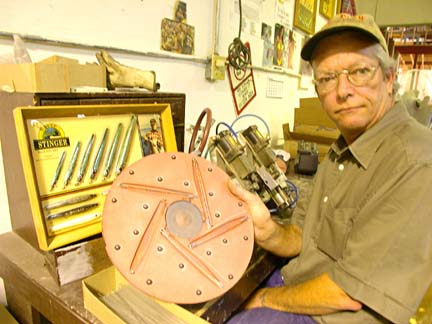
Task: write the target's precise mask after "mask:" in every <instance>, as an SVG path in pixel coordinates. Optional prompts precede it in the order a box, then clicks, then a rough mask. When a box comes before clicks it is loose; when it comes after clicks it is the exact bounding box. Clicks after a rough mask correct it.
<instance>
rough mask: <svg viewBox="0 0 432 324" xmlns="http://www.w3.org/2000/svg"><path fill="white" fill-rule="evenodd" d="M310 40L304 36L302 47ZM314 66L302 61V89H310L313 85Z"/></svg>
mask: <svg viewBox="0 0 432 324" xmlns="http://www.w3.org/2000/svg"><path fill="white" fill-rule="evenodd" d="M309 38H310V36H304V37H303V40H302V43H301V47H303V45H304V44H305V43H306V41H307V40H308V39H309ZM312 75H313V71H312V66H311V65H310V63H309V62H307V61H305V60H303V59H300V83H299V88H300V89H308V88H309V87H310V86H311V85H312Z"/></svg>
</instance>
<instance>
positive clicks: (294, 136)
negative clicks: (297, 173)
mask: <svg viewBox="0 0 432 324" xmlns="http://www.w3.org/2000/svg"><path fill="white" fill-rule="evenodd" d="M283 133H284V139H285V143H284V149H285V150H286V151H288V152H289V153H290V155H291V157H292V158H295V157H296V155H297V148H298V143H299V142H300V141H302V140H303V141H306V142H312V143H316V144H317V148H318V159H319V161H322V159H323V158H324V156H325V155H326V154H327V152H328V150H329V148H330V145H331V143H333V142H334V141H335V140H336V139H337V138H338V137H339V134H340V133H339V130H338V129H337V128H336V125H335V124H334V122H333V121H332V120H331V119H330V118H329V117H328V116H327V114H326V113H325V112H324V110H323V109H322V107H321V103H320V101H319V100H318V98H303V99H300V107H299V108H296V109H295V111H294V127H293V130H292V131H291V130H290V126H289V124H284V125H283Z"/></svg>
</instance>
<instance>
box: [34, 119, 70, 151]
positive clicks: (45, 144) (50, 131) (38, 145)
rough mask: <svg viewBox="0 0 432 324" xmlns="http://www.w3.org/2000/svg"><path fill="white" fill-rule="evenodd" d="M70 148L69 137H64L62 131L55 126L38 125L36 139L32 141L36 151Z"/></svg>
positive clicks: (48, 124) (51, 124)
mask: <svg viewBox="0 0 432 324" xmlns="http://www.w3.org/2000/svg"><path fill="white" fill-rule="evenodd" d="M65 146H70V141H69V137H65V133H64V131H63V129H62V128H61V127H60V126H59V125H56V124H53V123H47V124H43V125H39V131H38V138H37V139H35V140H33V147H34V149H35V150H36V151H38V150H46V149H52V148H58V147H65Z"/></svg>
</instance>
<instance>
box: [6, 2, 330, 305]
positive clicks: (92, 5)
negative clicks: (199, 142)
mask: <svg viewBox="0 0 432 324" xmlns="http://www.w3.org/2000/svg"><path fill="white" fill-rule="evenodd" d="M223 1H230V0H223ZM232 1H233V0H232ZM265 1H276V0H265ZM81 2H82V6H79V4H80V3H81ZM111 2H112V3H114V4H115V3H119V2H118V1H73V2H71V1H69V0H58V1H51V0H41V1H33V0H27V1H26V0H15V1H2V4H0V31H9V32H10V31H17V32H18V31H19V32H20V34H22V35H44V37H45V38H48V39H52V38H55V37H56V36H58V35H61V34H62V33H61V32H62V31H63V32H64V34H65V37H64V39H63V40H69V41H71V42H74V43H84V44H92V43H93V44H96V43H98V42H105V44H106V46H107V47H108V48H109V47H113V46H114V45H115V44H117V45H121V46H123V47H125V48H128V47H129V48H130V49H133V50H137V51H142V52H143V53H142V54H140V53H135V54H130V53H121V52H112V53H111V54H112V56H113V57H114V58H115V59H116V60H118V61H119V62H121V63H122V64H124V65H129V66H133V67H136V68H140V69H144V70H154V71H155V72H156V76H157V82H159V83H160V84H161V89H160V91H162V92H178V93H185V94H186V116H185V120H186V124H194V123H195V122H196V119H197V118H198V115H199V114H200V113H201V111H202V110H203V109H204V108H205V107H210V108H211V109H212V112H213V118H215V119H216V123H215V125H216V124H217V123H218V122H221V121H224V122H227V123H229V124H230V123H231V122H232V121H233V120H234V119H235V117H236V116H235V108H234V104H233V99H232V96H231V91H230V87H229V83H228V78H226V80H225V81H217V82H209V81H207V80H206V79H205V77H204V76H205V64H204V63H200V62H201V61H202V60H201V58H205V57H208V56H210V54H211V47H212V37H213V35H212V31H213V28H212V21H213V9H214V6H213V4H214V3H213V1H210V0H189V1H186V2H187V4H188V23H189V24H191V25H195V28H196V30H195V33H196V42H197V43H196V51H195V55H196V57H198V58H199V60H198V62H194V61H185V60H176V59H167V58H155V57H150V56H148V55H145V53H146V52H158V50H157V46H159V45H157V46H155V44H153V43H154V42H155V37H154V35H150V33H148V32H146V33H144V37H141V36H142V35H141V36H140V34H139V33H136V32H135V31H134V30H133V29H134V28H145V26H144V27H143V26H138V25H137V21H140V19H141V20H142V19H143V18H142V17H140V15H142V14H143V10H142V6H143V5H145V6H146V8H147V11H146V14H147V15H150V16H153V14H154V13H155V12H156V11H159V12H158V13H157V14H159V16H164V17H168V18H171V14H172V9H173V3H174V2H175V1H174V0H160V1H158V0H146V1H143V0H141V1H138V0H136V1H132V0H128V1H125V2H122V5H121V6H120V5H119V6H118V7H116V10H117V11H118V12H120V13H121V14H120V15H113V16H112V17H106V16H103V17H101V12H104V11H103V10H102V9H103V8H104V7H103V6H104V5H105V6H106V7H108V8H109V9H110V10H114V9H112V8H111V7H109V5H108V4H110V3H111ZM70 3H72V4H73V7H70V6H69V5H68V4H70ZM138 5H139V6H138ZM62 6H63V7H62ZM148 8H153V9H154V10H153V11H152V10H148ZM60 9H63V10H60ZM138 9H139V10H138ZM86 12H87V13H88V12H93V14H92V15H89V14H84V13H86ZM105 13H108V14H110V11H109V10H108V9H105ZM38 15H39V16H38ZM53 15H54V16H53ZM127 17H131V18H130V21H131V25H130V29H128V28H127V27H128V26H127V19H126V18H127ZM24 18H26V19H24ZM44 19H46V21H45V20H44ZM53 20H54V22H53ZM89 20H91V21H90V22H89ZM62 21H63V22H64V24H61V22H62ZM71 21H73V22H74V25H75V26H77V29H76V30H75V29H71V26H70V25H69V24H70V22H71ZM26 22H27V23H26ZM324 22H325V20H324V19H323V18H322V17H320V16H319V15H318V17H317V24H316V25H317V28H319V27H320V26H321V25H322V24H323V23H324ZM54 23H56V25H55V27H56V28H62V30H56V32H55V35H54V34H53V31H52V28H53V26H54V25H53V24H54ZM154 23H156V24H157V28H156V29H157V30H159V28H160V27H159V26H160V19H158V21H157V22H154ZM107 24H111V26H108V25H107ZM125 24H126V28H125ZM146 24H148V21H147V23H146ZM87 25H88V26H90V29H91V30H89V32H86V28H85V26H87ZM116 27H118V28H116ZM149 28H150V27H149ZM118 29H120V30H122V33H121V35H119V34H113V44H114V45H113V44H111V43H110V42H109V41H110V34H109V30H118ZM127 30H130V33H128V32H126V31H127ZM101 33H103V34H101ZM153 33H154V32H153ZM158 33H159V32H158ZM0 34H1V32H0ZM158 35H159V34H158ZM114 36H115V39H114ZM234 36H235V35H234ZM50 37H51V38H50ZM99 37H102V38H104V39H105V40H102V41H101V40H100V39H99ZM157 39H158V38H157ZM80 40H82V41H80ZM106 42H108V43H106ZM119 42H120V43H119ZM146 42H149V43H151V44H148V46H147V47H146ZM137 43H140V44H141V45H137ZM130 44H134V45H133V46H132V45H131V46H129V45H130ZM143 44H144V45H143ZM26 46H27V48H28V51H29V54H30V56H31V59H32V61H33V62H37V61H39V60H42V59H45V58H47V57H49V56H51V55H62V56H67V57H70V58H75V59H79V60H80V61H81V62H83V63H84V62H97V61H96V58H95V53H96V52H97V50H92V49H89V48H84V47H75V48H73V47H70V46H62V45H61V44H58V45H56V46H54V45H47V44H44V43H43V42H42V43H32V42H27V43H26ZM114 47H116V46H114ZM12 53H13V42H12V40H11V39H7V38H5V37H3V38H0V57H1V56H4V55H9V54H10V55H12ZM219 54H221V55H224V56H226V55H227V53H224V52H223V51H222V50H221V52H220V53H219ZM254 74H255V83H256V90H257V97H256V98H255V99H254V100H253V101H252V102H251V104H250V105H249V106H248V107H247V108H246V110H245V111H244V113H252V114H257V115H259V116H261V117H262V118H264V119H265V120H266V122H267V123H268V124H269V126H270V129H271V133H272V144H273V145H274V146H281V145H282V144H283V132H282V124H283V123H287V122H289V123H290V125H292V124H293V116H294V108H295V106H297V102H298V97H299V96H301V97H310V96H314V92H313V90H312V89H308V90H306V91H305V90H303V91H299V90H298V83H299V78H298V77H293V76H289V75H287V74H274V73H271V72H263V71H255V72H254ZM268 77H276V78H277V79H278V80H282V81H283V84H284V86H283V87H284V89H283V94H284V96H283V98H280V99H274V98H267V97H266V86H267V79H268ZM0 104H1V103H0ZM242 123H244V124H246V125H250V124H253V123H256V124H257V125H258V127H259V128H260V129H262V131H263V132H264V128H261V127H262V126H261V125H260V121H259V120H257V119H246V118H245V119H244V121H242ZM242 123H239V125H237V126H238V127H242V126H243V125H242ZM213 134H214V129H213V130H212V132H211V135H213ZM189 138H190V133H187V134H186V136H185V141H186V143H185V144H186V145H185V147H186V148H188V147H189V142H188V141H189ZM0 145H1V143H0ZM2 162H3V161H2V157H1V155H0V233H2V232H7V231H10V229H11V228H10V218H9V217H10V216H9V210H8V206H7V197H6V189H5V184H4V172H3V164H2ZM0 302H2V303H3V304H5V303H6V301H5V298H4V295H2V289H0Z"/></svg>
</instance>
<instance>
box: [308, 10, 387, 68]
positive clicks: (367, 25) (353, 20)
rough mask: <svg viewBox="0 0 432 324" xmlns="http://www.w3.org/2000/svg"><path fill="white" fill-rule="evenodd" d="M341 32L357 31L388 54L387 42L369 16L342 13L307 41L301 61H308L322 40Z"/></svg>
mask: <svg viewBox="0 0 432 324" xmlns="http://www.w3.org/2000/svg"><path fill="white" fill-rule="evenodd" d="M341 31H357V32H360V33H362V34H364V35H366V36H369V37H370V38H372V39H374V40H375V41H376V42H378V43H379V44H380V45H381V46H382V47H383V48H384V49H385V51H386V52H387V54H388V48H387V42H386V40H385V38H384V35H383V34H382V33H381V30H380V28H379V27H378V25H377V24H376V22H375V21H374V19H373V17H372V16H371V15H356V16H352V15H349V14H344V13H342V14H337V15H335V16H333V18H331V19H330V20H329V21H328V22H327V23H326V24H325V25H324V26H323V27H322V28H321V30H320V31H319V32H317V33H315V34H314V35H313V36H312V37H311V38H309V39H308V41H307V42H306V43H305V44H304V46H303V48H302V50H301V57H302V59H304V60H305V61H310V60H311V58H312V53H313V51H314V50H315V47H316V46H317V45H318V43H319V42H320V41H321V40H322V39H323V38H325V37H327V36H330V35H333V34H336V33H339V32H341Z"/></svg>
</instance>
